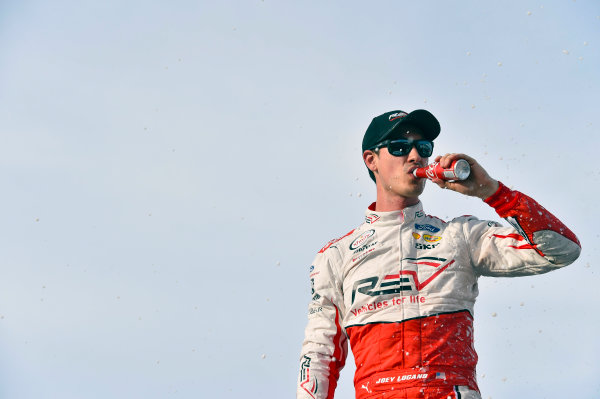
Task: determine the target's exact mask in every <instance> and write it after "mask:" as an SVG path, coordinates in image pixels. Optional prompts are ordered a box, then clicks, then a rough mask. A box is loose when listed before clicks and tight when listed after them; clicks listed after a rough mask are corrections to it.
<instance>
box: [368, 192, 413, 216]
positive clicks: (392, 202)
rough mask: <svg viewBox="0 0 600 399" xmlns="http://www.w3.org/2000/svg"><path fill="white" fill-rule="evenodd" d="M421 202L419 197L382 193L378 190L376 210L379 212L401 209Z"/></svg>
mask: <svg viewBox="0 0 600 399" xmlns="http://www.w3.org/2000/svg"><path fill="white" fill-rule="evenodd" d="M417 203H419V197H408V198H407V197H402V196H400V195H393V196H391V195H389V193H388V192H385V193H381V192H379V190H377V202H376V204H375V211H378V212H391V211H401V210H402V209H404V208H408V207H409V206H413V205H416V204H417Z"/></svg>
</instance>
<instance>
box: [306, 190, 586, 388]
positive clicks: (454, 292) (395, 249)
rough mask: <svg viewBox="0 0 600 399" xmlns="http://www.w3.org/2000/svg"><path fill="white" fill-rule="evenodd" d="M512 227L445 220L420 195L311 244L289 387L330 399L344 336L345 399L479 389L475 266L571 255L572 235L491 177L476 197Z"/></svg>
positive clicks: (522, 270)
mask: <svg viewBox="0 0 600 399" xmlns="http://www.w3.org/2000/svg"><path fill="white" fill-rule="evenodd" d="M485 202H486V203H488V204H489V205H490V206H492V207H493V208H494V209H495V210H496V212H497V213H498V215H500V217H503V218H505V219H506V220H507V221H508V222H509V223H510V224H511V226H512V227H502V226H501V225H500V224H498V223H496V222H493V221H483V220H479V219H477V218H475V217H472V216H462V217H458V218H455V219H453V220H452V221H449V222H445V221H443V220H441V219H438V218H436V217H434V216H429V215H426V214H425V213H424V212H423V208H422V205H421V203H418V204H417V205H414V206H411V207H408V208H405V209H403V210H401V211H394V212H375V211H374V210H373V209H375V207H374V205H375V204H373V205H371V206H370V207H369V209H368V210H367V212H366V220H365V222H364V223H363V224H362V225H360V226H359V227H358V228H356V229H355V230H352V231H351V232H349V233H348V234H346V235H345V236H343V237H341V238H339V239H337V240H332V241H330V242H329V243H328V244H327V245H326V246H325V247H324V248H322V249H321V250H320V251H319V253H318V254H317V257H316V259H315V261H314V263H313V265H312V266H311V267H310V281H311V286H312V294H311V295H312V300H311V302H310V305H309V309H308V326H307V327H306V332H305V340H304V343H303V346H302V352H301V355H300V375H299V378H298V386H297V398H313V399H317V398H319V399H320V398H333V395H334V391H335V388H336V385H337V380H338V376H339V372H340V370H341V369H342V367H343V366H344V363H345V360H346V355H347V351H348V341H350V346H351V348H352V352H353V354H354V358H355V361H356V374H355V377H354V385H355V391H356V398H358V399H379V398H404V399H410V398H444V399H445V398H461V399H467V398H480V397H481V396H480V394H479V388H478V387H477V381H476V376H475V366H476V364H477V354H476V353H475V349H474V346H473V306H474V304H475V298H476V297H477V294H478V290H477V279H478V277H479V276H503V277H512V276H525V275H531V274H540V273H546V272H549V271H551V270H554V269H557V268H559V267H562V266H565V265H568V264H570V263H572V262H573V261H574V260H575V259H577V257H578V256H579V253H580V251H581V247H580V244H579V241H578V240H577V237H575V235H574V234H573V233H572V232H571V231H570V230H569V229H568V228H567V227H566V226H565V225H563V224H562V223H561V222H560V221H559V220H558V219H557V218H556V217H554V216H553V215H552V214H550V213H549V212H548V211H546V210H545V209H544V208H543V207H542V206H540V205H539V204H538V203H537V202H535V201H534V200H533V199H531V198H530V197H527V196H526V195H524V194H522V193H520V192H518V191H512V190H510V189H509V188H507V187H506V186H504V185H503V184H502V183H500V187H499V189H498V191H497V192H496V193H495V194H494V195H492V196H491V197H489V198H488V199H486V200H485Z"/></svg>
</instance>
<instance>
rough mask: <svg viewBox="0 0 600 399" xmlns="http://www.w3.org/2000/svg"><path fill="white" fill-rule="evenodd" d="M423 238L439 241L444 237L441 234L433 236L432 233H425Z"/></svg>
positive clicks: (429, 240)
mask: <svg viewBox="0 0 600 399" xmlns="http://www.w3.org/2000/svg"><path fill="white" fill-rule="evenodd" d="M423 239H424V240H425V241H427V242H438V241H439V240H441V239H442V237H440V236H432V235H431V234H423Z"/></svg>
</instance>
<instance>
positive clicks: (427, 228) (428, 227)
mask: <svg viewBox="0 0 600 399" xmlns="http://www.w3.org/2000/svg"><path fill="white" fill-rule="evenodd" d="M415 229H416V230H425V231H429V232H430V233H437V232H438V231H440V229H439V227H435V226H432V225H430V224H419V223H415Z"/></svg>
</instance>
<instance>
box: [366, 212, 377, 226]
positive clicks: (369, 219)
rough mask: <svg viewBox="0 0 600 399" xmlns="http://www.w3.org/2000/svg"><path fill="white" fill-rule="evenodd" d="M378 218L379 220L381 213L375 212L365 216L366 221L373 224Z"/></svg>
mask: <svg viewBox="0 0 600 399" xmlns="http://www.w3.org/2000/svg"><path fill="white" fill-rule="evenodd" d="M378 220H379V215H376V214H374V213H372V214H370V215H368V216H365V222H366V223H368V224H373V223H375V222H376V221H378Z"/></svg>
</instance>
